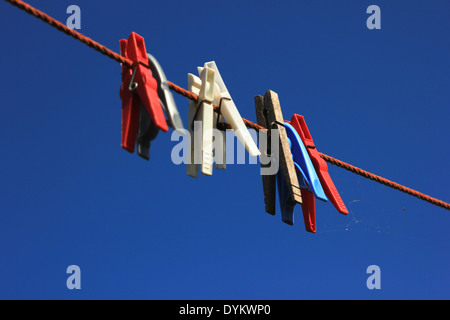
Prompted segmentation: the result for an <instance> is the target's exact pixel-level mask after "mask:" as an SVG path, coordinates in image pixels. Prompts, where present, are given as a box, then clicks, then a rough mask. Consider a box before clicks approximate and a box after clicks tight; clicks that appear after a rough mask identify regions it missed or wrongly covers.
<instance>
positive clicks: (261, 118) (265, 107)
mask: <svg viewBox="0 0 450 320" xmlns="http://www.w3.org/2000/svg"><path fill="white" fill-rule="evenodd" d="M255 109H256V118H257V122H258V124H259V125H261V126H263V127H265V128H267V129H268V131H267V134H268V136H269V138H270V130H271V129H277V130H278V134H279V139H278V144H279V155H278V157H276V156H277V155H276V154H273V155H271V156H275V157H276V158H275V159H274V160H273V161H278V162H279V169H280V170H281V172H278V174H282V175H283V180H284V184H285V185H286V188H287V190H288V192H287V194H288V196H286V197H283V198H284V199H280V202H281V201H283V203H280V206H281V208H282V209H283V208H284V206H285V204H286V203H290V204H293V203H299V204H301V203H302V196H301V190H300V186H299V183H298V178H297V173H296V171H295V166H294V161H293V158H292V154H291V150H290V146H289V139H288V137H287V134H286V130H285V128H284V119H283V114H282V112H281V107H280V102H279V100H278V95H277V94H276V93H275V92H274V91H271V90H268V91H267V92H266V94H265V95H264V98H263V97H262V96H256V97H255ZM268 140H272V139H268ZM270 148H273V146H270ZM263 153H268V154H270V153H271V151H268V150H263ZM269 163H270V162H269ZM262 179H263V190H264V201H265V204H266V212H268V213H270V214H275V197H276V195H275V189H276V185H275V181H276V174H273V175H270V176H264V175H263V176H262ZM279 181H281V180H279ZM279 189H280V187H279ZM288 220H289V219H284V218H283V221H285V222H287V221H288ZM287 223H289V222H287Z"/></svg>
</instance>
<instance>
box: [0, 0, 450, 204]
mask: <svg viewBox="0 0 450 320" xmlns="http://www.w3.org/2000/svg"><path fill="white" fill-rule="evenodd" d="M5 1H7V2H9V3H11V4H12V5H14V6H16V7H18V8H19V9H22V10H24V11H26V12H27V13H29V14H31V15H33V16H35V17H36V18H39V19H41V20H42V21H44V22H46V23H48V24H49V25H51V26H52V27H55V28H56V29H58V30H59V31H62V32H64V33H65V34H67V35H69V36H72V37H73V38H75V39H77V40H79V41H81V42H82V43H84V44H86V45H87V46H89V47H91V48H93V49H94V50H96V51H98V52H100V53H102V54H104V55H105V56H107V57H109V58H111V59H113V60H115V61H117V62H119V63H123V64H126V65H127V66H128V67H132V66H133V61H131V60H129V59H126V58H124V57H122V56H121V55H119V54H117V53H115V52H114V51H112V50H110V49H108V48H107V47H105V46H103V45H101V44H99V43H98V42H96V41H94V40H92V39H91V38H89V37H86V36H84V35H82V34H81V33H79V32H77V31H75V30H72V29H69V28H68V27H67V26H66V25H64V24H62V23H61V22H59V21H57V20H55V19H53V18H52V17H50V16H49V15H47V14H45V13H44V12H42V11H39V10H38V9H36V8H34V7H32V6H30V5H29V4H27V3H25V2H23V1H21V0H5ZM169 88H170V89H171V90H172V91H174V92H176V93H178V94H180V95H182V96H184V97H186V98H188V99H191V100H194V101H198V96H197V95H196V94H194V93H192V92H190V91H187V90H185V89H183V88H181V87H180V86H178V85H176V84H174V83H173V82H170V81H169ZM214 110H215V111H216V112H218V107H217V106H214ZM242 120H244V123H245V125H246V126H247V127H249V128H252V129H255V130H267V129H266V128H264V127H262V126H260V125H258V124H256V123H254V122H252V121H250V120H247V119H244V118H243V119H242ZM320 156H321V157H322V158H323V159H324V160H325V161H327V162H329V163H331V164H333V165H335V166H338V167H341V168H343V169H345V170H348V171H350V172H353V173H355V174H358V175H360V176H362V177H365V178H368V179H370V180H373V181H376V182H378V183H381V184H384V185H385V186H388V187H390V188H393V189H396V190H400V191H402V192H405V193H407V194H409V195H412V196H414V197H417V198H419V199H422V200H424V201H427V202H429V203H432V204H434V205H436V206H440V207H442V208H445V209H447V210H450V204H449V203H446V202H444V201H441V200H438V199H436V198H432V197H430V196H427V195H426V194H423V193H421V192H419V191H416V190H413V189H410V188H408V187H405V186H402V185H401V184H398V183H396V182H393V181H390V180H388V179H385V178H383V177H380V176H377V175H375V174H373V173H370V172H368V171H365V170H363V169H360V168H358V167H355V166H353V165H351V164H348V163H346V162H344V161H341V160H338V159H335V158H333V157H330V156H327V155H325V154H323V153H321V154H320Z"/></svg>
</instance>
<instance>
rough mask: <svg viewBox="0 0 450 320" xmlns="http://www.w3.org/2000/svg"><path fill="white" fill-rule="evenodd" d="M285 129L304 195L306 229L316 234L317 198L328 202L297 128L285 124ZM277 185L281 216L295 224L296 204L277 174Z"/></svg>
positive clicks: (281, 177)
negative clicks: (288, 195)
mask: <svg viewBox="0 0 450 320" xmlns="http://www.w3.org/2000/svg"><path fill="white" fill-rule="evenodd" d="M284 127H285V129H286V133H287V136H288V139H289V145H290V147H291V152H292V157H293V160H294V165H295V168H296V171H297V177H298V182H299V185H300V188H301V189H300V190H301V194H302V200H303V203H302V212H303V219H304V222H305V229H306V231H308V232H313V233H314V232H316V207H315V198H318V199H320V200H322V201H328V198H327V197H326V195H325V193H324V191H323V189H322V185H321V183H320V181H319V178H318V177H317V174H316V171H315V168H314V166H313V164H312V162H311V159H310V158H309V155H308V152H307V151H306V148H305V146H304V145H303V142H302V140H301V138H300V136H299V135H298V133H297V131H296V130H295V128H294V127H293V126H292V125H291V124H290V123H289V121H286V120H285V122H284ZM277 183H278V185H279V189H278V190H279V197H280V203H281V214H282V216H283V221H285V222H286V223H288V224H294V206H295V203H293V202H292V201H290V199H288V198H287V197H286V192H285V187H283V186H284V185H285V182H284V180H283V175H282V174H280V173H278V174H277Z"/></svg>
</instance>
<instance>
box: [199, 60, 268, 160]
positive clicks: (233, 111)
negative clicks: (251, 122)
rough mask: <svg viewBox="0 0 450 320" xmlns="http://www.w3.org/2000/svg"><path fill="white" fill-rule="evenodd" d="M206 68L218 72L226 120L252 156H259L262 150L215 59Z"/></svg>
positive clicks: (221, 101)
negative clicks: (254, 139) (254, 138)
mask: <svg viewBox="0 0 450 320" xmlns="http://www.w3.org/2000/svg"><path fill="white" fill-rule="evenodd" d="M204 67H205V68H210V69H212V70H214V71H215V74H216V83H217V85H218V87H219V90H220V91H219V92H220V103H221V112H220V113H221V114H222V115H223V117H224V119H225V120H226V122H227V123H228V124H229V125H230V126H231V128H232V129H233V130H234V134H235V135H236V137H237V138H238V140H239V141H240V142H241V143H242V144H243V145H244V147H245V148H246V149H247V151H248V153H249V154H250V155H251V156H254V157H255V156H259V155H261V152H260V151H259V149H258V147H257V146H256V143H255V141H253V138H252V136H251V135H250V132H249V131H248V129H247V127H246V126H245V124H244V121H243V120H242V117H241V115H240V114H239V111H238V109H237V108H236V105H235V104H234V101H233V99H232V98H231V95H230V93H229V92H228V89H227V87H226V86H225V82H224V81H223V79H222V76H221V75H220V72H219V69H218V68H217V65H216V63H215V62H214V61H210V62H207V63H205V65H204ZM198 69H199V72H201V70H202V68H201V67H199V68H198Z"/></svg>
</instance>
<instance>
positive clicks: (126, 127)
mask: <svg viewBox="0 0 450 320" xmlns="http://www.w3.org/2000/svg"><path fill="white" fill-rule="evenodd" d="M120 54H121V55H122V56H123V57H125V58H127V59H130V60H132V61H133V67H132V68H130V67H128V66H126V65H124V64H122V85H121V87H120V97H121V99H122V148H124V149H125V150H127V151H129V152H134V149H135V145H136V135H137V131H138V124H139V113H140V106H141V104H143V105H144V106H145V109H146V110H147V112H148V114H149V115H150V118H151V120H152V121H153V123H154V124H155V125H156V127H158V128H159V129H161V130H162V131H168V130H169V127H168V126H167V122H166V118H165V116H164V112H163V109H162V107H161V103H160V102H159V96H158V91H157V90H158V82H157V81H156V79H155V78H154V77H153V75H152V72H151V71H150V69H149V68H148V57H147V51H146V50H145V42H144V38H143V37H141V36H140V35H138V34H136V33H134V32H132V33H131V34H130V36H129V37H128V40H125V39H122V40H120Z"/></svg>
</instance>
